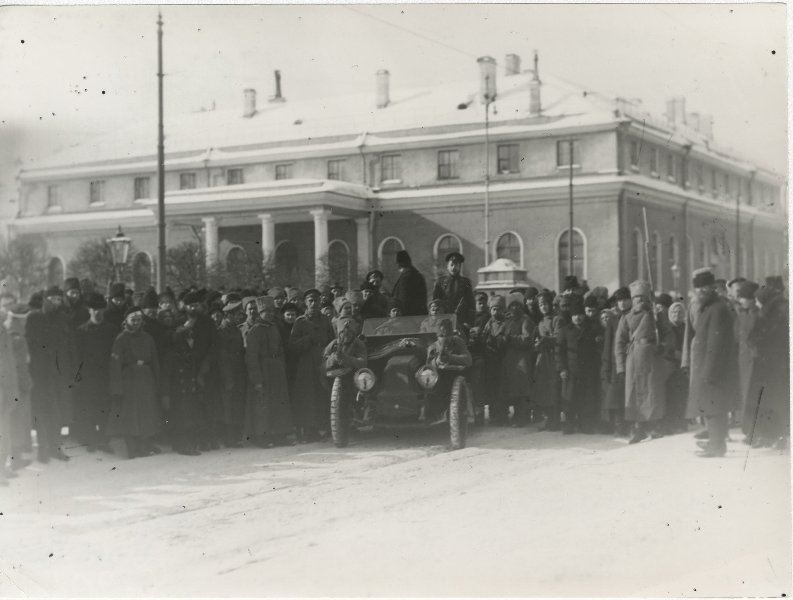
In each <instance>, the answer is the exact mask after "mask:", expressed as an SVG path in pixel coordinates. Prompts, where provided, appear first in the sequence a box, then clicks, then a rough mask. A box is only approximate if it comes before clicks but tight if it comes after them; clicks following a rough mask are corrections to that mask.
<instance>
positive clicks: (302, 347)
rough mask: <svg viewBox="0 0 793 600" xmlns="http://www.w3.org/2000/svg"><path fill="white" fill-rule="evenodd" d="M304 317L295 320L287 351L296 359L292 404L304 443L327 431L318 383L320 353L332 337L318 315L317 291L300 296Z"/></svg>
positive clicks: (326, 397)
mask: <svg viewBox="0 0 793 600" xmlns="http://www.w3.org/2000/svg"><path fill="white" fill-rule="evenodd" d="M303 300H304V302H305V304H306V312H305V314H303V315H301V316H299V317H298V318H297V320H295V324H294V326H293V327H292V333H291V335H290V337H289V350H290V351H292V352H293V353H294V357H295V359H296V362H297V364H296V367H295V385H294V388H293V398H292V401H293V402H295V403H296V404H297V412H298V414H299V416H300V425H301V427H302V429H303V431H302V439H303V440H304V441H316V440H317V439H319V432H320V430H323V431H328V430H329V427H330V405H329V401H328V400H329V394H328V392H327V390H326V389H325V388H324V386H323V385H322V381H321V380H320V366H321V364H322V352H323V350H324V349H325V347H326V346H327V345H328V344H329V343H330V342H331V340H332V339H333V338H334V337H336V336H335V334H334V332H333V325H331V322H330V319H328V318H327V317H326V316H325V315H323V314H322V313H321V312H320V311H319V291H318V290H315V289H310V290H306V292H305V293H304V294H303Z"/></svg>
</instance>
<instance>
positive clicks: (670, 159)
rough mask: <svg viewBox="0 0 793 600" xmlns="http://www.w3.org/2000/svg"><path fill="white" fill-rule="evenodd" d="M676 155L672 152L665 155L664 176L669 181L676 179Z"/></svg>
mask: <svg viewBox="0 0 793 600" xmlns="http://www.w3.org/2000/svg"><path fill="white" fill-rule="evenodd" d="M675 162H676V157H675V155H674V154H671V153H670V154H667V155H666V177H667V179H668V180H669V181H673V182H674V181H677V172H676V169H675V166H676V165H675Z"/></svg>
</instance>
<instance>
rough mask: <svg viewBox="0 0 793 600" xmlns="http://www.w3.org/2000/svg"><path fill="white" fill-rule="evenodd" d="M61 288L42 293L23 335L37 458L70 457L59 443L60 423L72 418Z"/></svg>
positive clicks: (70, 346)
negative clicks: (36, 441) (28, 356)
mask: <svg viewBox="0 0 793 600" xmlns="http://www.w3.org/2000/svg"><path fill="white" fill-rule="evenodd" d="M62 304H63V292H62V291H61V290H60V289H59V288H58V287H57V286H52V287H50V288H49V289H47V291H46V292H45V293H44V299H43V304H42V308H41V310H34V311H32V312H31V313H30V315H29V316H28V320H27V324H26V326H25V337H26V339H27V343H28V349H29V351H30V376H31V379H32V380H33V389H32V391H31V400H32V404H33V428H34V429H35V430H36V433H37V439H38V444H39V449H38V459H39V461H40V462H48V461H49V459H50V458H57V459H58V460H64V461H66V460H69V457H68V456H67V455H66V453H65V452H64V451H63V449H62V447H61V427H62V426H63V425H64V424H67V423H69V422H70V421H71V417H72V390H71V386H72V383H73V374H74V372H75V369H74V368H73V367H74V353H73V349H74V344H73V342H72V340H71V339H70V331H71V329H70V326H69V321H68V316H67V314H66V312H65V311H64V309H63V305H62Z"/></svg>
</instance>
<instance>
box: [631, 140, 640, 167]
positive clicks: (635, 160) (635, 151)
mask: <svg viewBox="0 0 793 600" xmlns="http://www.w3.org/2000/svg"><path fill="white" fill-rule="evenodd" d="M631 167H633V168H634V169H636V170H638V169H639V142H637V141H632V142H631Z"/></svg>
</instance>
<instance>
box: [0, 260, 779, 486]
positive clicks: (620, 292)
mask: <svg viewBox="0 0 793 600" xmlns="http://www.w3.org/2000/svg"><path fill="white" fill-rule="evenodd" d="M463 261H464V258H463V257H462V256H461V255H460V254H459V253H456V252H454V253H451V254H449V255H448V256H447V257H446V263H447V273H445V274H444V275H442V276H441V277H439V278H438V280H437V281H436V282H435V284H434V286H433V289H432V292H431V298H430V301H429V303H427V286H426V282H425V280H424V277H423V276H422V275H421V273H419V271H417V270H416V269H415V268H414V267H413V266H412V262H411V259H410V256H409V255H408V253H407V252H405V251H401V252H400V253H399V254H398V255H397V266H398V268H399V271H400V277H399V279H398V281H396V282H395V284H394V286H393V289H392V290H391V292H390V293H387V292H386V291H385V290H384V289H383V274H382V273H381V272H380V271H378V270H374V271H371V272H370V273H369V274H367V276H366V278H365V281H364V282H363V283H362V284H361V286H360V289H358V290H350V291H346V292H345V290H344V289H343V288H342V287H341V286H339V285H338V284H336V285H334V286H332V287H331V286H328V285H325V286H322V287H320V288H319V289H310V290H307V291H300V290H298V289H296V288H294V287H289V286H287V287H285V288H280V287H271V288H270V289H269V290H266V292H260V291H256V290H228V291H227V290H206V289H196V288H195V287H192V288H190V289H186V290H183V291H181V292H180V293H179V294H174V293H173V292H172V291H170V290H166V291H165V292H163V293H160V294H157V293H156V292H155V291H154V290H153V289H151V290H149V291H148V292H146V293H144V294H141V295H139V296H136V295H135V294H133V293H132V292H131V291H130V290H129V289H126V288H125V286H124V285H123V284H120V283H118V284H114V285H112V286H111V288H110V290H109V294H107V296H105V295H103V294H101V293H99V292H97V291H94V290H93V286H92V285H91V282H90V281H82V282H81V281H78V280H77V279H74V278H71V279H67V280H66V281H65V285H64V289H63V290H61V289H59V288H58V287H50V288H48V289H47V290H45V291H43V292H41V293H36V294H33V296H32V297H31V298H30V300H29V302H28V303H27V304H22V303H20V302H19V301H18V299H17V298H15V297H14V296H13V295H11V294H9V293H4V294H3V295H2V296H1V297H0V323H2V326H0V357H2V361H1V362H0V382H1V385H0V485H8V481H7V480H8V479H9V478H12V477H16V476H17V471H18V470H19V469H21V468H24V467H25V466H26V465H28V464H30V462H31V460H30V459H29V458H26V455H29V454H31V453H32V452H33V450H34V446H33V444H32V436H31V431H32V430H35V432H36V441H37V443H36V448H35V449H36V452H37V459H38V461H40V462H42V463H46V462H49V461H50V460H51V459H56V460H62V461H67V460H69V456H68V455H67V453H66V452H65V451H64V447H65V444H66V439H67V438H64V437H63V435H62V429H63V427H64V426H68V432H69V439H70V443H71V444H81V445H84V446H85V447H86V448H87V450H88V451H89V452H96V451H102V452H107V453H113V452H114V449H113V447H112V446H111V445H110V441H111V439H112V438H114V437H115V438H123V439H124V440H125V442H126V451H127V455H128V456H129V458H136V457H145V456H150V455H153V454H158V453H160V452H161V451H162V450H161V446H164V445H168V446H171V447H172V448H173V450H174V451H175V452H178V453H180V454H184V455H190V456H192V455H198V454H200V453H201V452H205V451H210V450H213V449H218V448H220V446H221V445H223V446H225V447H227V448H237V447H241V446H243V445H248V444H251V445H255V446H259V447H262V448H266V447H272V446H280V445H287V444H293V443H295V442H312V441H318V440H321V439H324V438H326V437H327V435H328V430H329V399H328V397H329V395H328V389H327V387H326V385H325V384H326V382H325V381H323V375H322V373H323V367H325V366H327V365H331V364H336V363H337V362H339V361H341V362H343V363H344V364H347V365H350V366H354V367H359V366H363V365H364V364H365V361H366V347H365V345H364V344H363V343H361V342H360V340H359V336H360V333H361V325H362V323H363V320H364V319H367V318H371V317H396V316H400V315H428V316H427V319H426V321H425V325H426V327H427V328H428V329H427V330H428V331H434V330H435V328H436V327H437V326H438V325H439V324H440V321H439V320H436V316H437V315H441V314H444V313H454V314H455V315H456V317H457V318H456V322H457V329H458V331H457V334H458V336H459V337H456V338H455V339H462V340H464V343H463V344H461V348H459V349H458V350H457V351H458V352H459V353H464V354H465V356H464V357H463V358H464V359H465V360H464V361H463V363H464V364H470V368H469V369H468V371H467V378H468V381H469V383H470V385H471V388H472V390H473V395H474V398H475V411H476V420H477V422H479V423H480V424H481V423H485V422H486V423H487V424H489V425H490V426H507V425H511V426H514V427H523V426H526V425H528V424H530V423H541V426H540V429H541V430H548V431H561V432H562V433H563V434H573V433H576V432H580V433H600V434H613V435H615V436H617V437H622V438H626V439H628V441H629V442H630V443H638V442H640V441H642V440H645V439H649V438H656V437H659V436H662V435H668V434H674V433H679V432H683V431H686V430H687V429H688V427H689V426H690V425H692V424H693V423H695V422H696V420H697V419H699V420H701V422H704V423H705V424H706V426H707V427H706V429H704V430H703V431H701V432H700V433H699V434H697V437H698V438H700V441H699V444H700V445H701V446H702V450H701V452H700V455H702V456H705V457H716V456H723V455H724V453H725V452H726V442H727V440H728V439H729V438H728V436H729V427H730V425H731V424H732V425H733V426H737V425H738V424H739V423H740V426H741V427H742V429H743V433H744V434H745V440H744V441H745V442H746V443H748V444H751V445H752V446H755V447H768V446H772V445H773V446H776V447H786V446H787V443H788V438H789V386H788V364H789V344H788V313H787V306H788V303H787V298H786V295H785V289H784V287H783V284H782V279H781V277H769V278H767V279H766V281H765V283H764V285H758V284H756V283H753V282H750V281H746V280H745V279H743V278H740V277H739V278H736V279H734V280H732V281H730V282H725V281H723V280H716V279H715V278H714V275H713V273H712V272H711V271H709V270H708V269H700V270H699V271H696V272H695V273H694V277H693V282H692V284H693V294H692V296H691V298H690V301H689V302H685V301H684V299H683V298H681V297H675V296H674V295H670V294H666V293H660V294H654V293H653V290H651V288H650V285H649V284H648V283H647V282H644V281H635V282H633V283H632V284H630V286H628V287H621V288H619V289H617V290H616V291H614V293H613V294H609V292H608V290H607V289H606V288H604V287H595V288H593V289H591V290H590V289H588V287H587V286H586V284H585V283H579V282H578V280H577V279H576V277H574V276H569V277H567V278H566V279H565V281H564V285H563V289H562V290H560V292H559V293H555V292H553V291H550V290H542V291H540V290H537V289H536V288H528V289H515V290H512V291H511V292H510V293H508V294H507V295H506V296H501V295H488V294H485V293H481V292H480V293H475V292H474V288H473V286H472V284H471V281H470V280H469V279H467V278H466V277H463V276H462V275H461V274H460V269H461V265H462V263H463ZM438 319H439V317H438ZM446 323H449V321H446ZM446 334H448V332H444V335H446ZM486 407H487V411H486V412H485V408H486ZM485 415H487V418H486V417H485ZM116 447H118V446H116Z"/></svg>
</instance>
